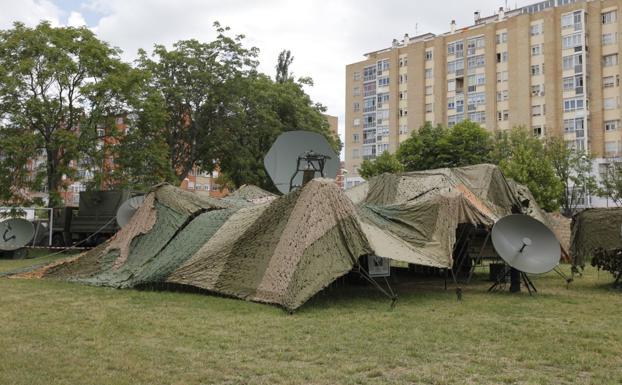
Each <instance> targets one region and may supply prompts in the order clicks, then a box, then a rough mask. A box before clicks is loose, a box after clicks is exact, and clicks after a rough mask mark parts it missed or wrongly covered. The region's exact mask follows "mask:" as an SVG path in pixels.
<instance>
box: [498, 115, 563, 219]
mask: <svg viewBox="0 0 622 385" xmlns="http://www.w3.org/2000/svg"><path fill="white" fill-rule="evenodd" d="M497 146H498V148H497V150H496V154H498V155H500V156H502V157H503V158H501V159H499V166H500V167H501V169H502V170H503V173H504V174H505V176H506V177H508V178H512V179H514V180H515V181H517V182H518V183H521V184H524V185H526V186H527V187H529V190H531V193H532V194H533V196H534V198H535V199H536V201H537V202H538V204H539V205H540V206H541V207H542V208H543V209H545V210H547V211H555V210H557V209H558V208H559V204H560V196H562V194H563V185H562V183H561V181H560V180H559V178H558V176H557V175H556V173H555V169H554V168H553V165H552V164H551V162H550V161H549V160H548V158H547V152H546V148H545V146H544V144H543V143H542V141H540V139H538V138H535V137H533V136H532V135H530V134H529V133H528V131H527V130H526V129H524V128H522V127H517V128H514V129H513V130H511V131H510V133H509V134H507V133H505V134H504V135H502V136H501V138H500V139H499V140H498V142H497Z"/></svg>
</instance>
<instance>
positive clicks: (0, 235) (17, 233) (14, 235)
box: [0, 218, 35, 251]
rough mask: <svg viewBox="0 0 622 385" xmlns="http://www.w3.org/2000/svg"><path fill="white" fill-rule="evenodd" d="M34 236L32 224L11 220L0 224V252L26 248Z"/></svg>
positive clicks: (20, 220)
mask: <svg viewBox="0 0 622 385" xmlns="http://www.w3.org/2000/svg"><path fill="white" fill-rule="evenodd" d="M34 236H35V227H34V225H33V224H32V222H30V221H27V220H25V219H22V218H12V219H7V220H6V221H3V222H0V250H2V251H14V250H18V249H21V248H22V247H24V246H26V245H27V244H28V243H29V242H30V241H31V240H32V238H33V237H34Z"/></svg>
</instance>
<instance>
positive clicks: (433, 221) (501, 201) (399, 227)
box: [346, 164, 541, 268]
mask: <svg viewBox="0 0 622 385" xmlns="http://www.w3.org/2000/svg"><path fill="white" fill-rule="evenodd" d="M346 194H347V195H348V196H349V197H350V198H351V199H352V201H353V202H354V203H355V204H356V206H357V212H358V214H359V217H360V219H361V227H362V228H363V231H364V232H365V234H366V235H367V238H368V239H369V242H370V244H371V246H372V248H373V249H374V250H375V252H376V254H377V255H379V256H381V257H385V258H391V259H394V260H398V261H402V262H407V263H412V264H417V265H424V266H432V267H440V268H449V267H451V266H452V264H453V257H452V252H453V248H454V244H455V243H456V229H457V228H458V225H460V224H472V225H475V226H480V225H481V226H485V227H488V228H491V227H492V225H493V224H494V223H495V222H496V221H497V220H498V219H500V218H502V217H504V216H506V215H509V214H511V213H513V212H521V211H522V209H523V206H525V205H526V206H528V207H531V211H533V212H535V213H540V212H541V210H540V208H539V207H537V204H536V203H535V201H533V200H532V201H531V202H522V201H521V199H519V195H518V194H517V191H516V185H514V187H513V186H512V185H510V182H509V181H508V180H506V178H505V177H504V176H503V173H502V172H501V170H500V169H499V167H497V166H494V165H490V164H481V165H475V166H468V167H461V168H443V169H437V170H428V171H417V172H408V173H403V174H399V175H396V174H384V175H380V176H377V177H374V178H372V179H370V180H369V181H368V182H367V183H364V184H362V185H359V186H356V187H354V188H353V189H351V190H348V191H346ZM529 196H531V194H529Z"/></svg>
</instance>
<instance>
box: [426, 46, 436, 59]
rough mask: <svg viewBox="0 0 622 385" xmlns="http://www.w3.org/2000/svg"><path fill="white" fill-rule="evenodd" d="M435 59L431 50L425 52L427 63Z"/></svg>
mask: <svg viewBox="0 0 622 385" xmlns="http://www.w3.org/2000/svg"><path fill="white" fill-rule="evenodd" d="M433 58H434V54H433V53H432V50H431V49H429V50H427V51H425V61H430V60H432V59H433Z"/></svg>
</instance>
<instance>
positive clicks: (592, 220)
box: [570, 208, 622, 266]
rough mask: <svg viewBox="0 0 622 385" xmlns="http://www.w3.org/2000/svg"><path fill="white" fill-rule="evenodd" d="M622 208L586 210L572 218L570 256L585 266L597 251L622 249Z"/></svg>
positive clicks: (576, 264) (575, 261)
mask: <svg viewBox="0 0 622 385" xmlns="http://www.w3.org/2000/svg"><path fill="white" fill-rule="evenodd" d="M621 229H622V208H600V209H588V210H584V211H582V212H580V213H578V214H577V215H575V216H574V218H572V235H571V241H570V255H571V256H572V259H573V264H574V265H575V266H584V265H585V263H586V262H587V261H589V260H590V259H591V258H592V257H593V256H594V253H595V252H596V250H597V249H603V250H615V249H622V235H621Z"/></svg>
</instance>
